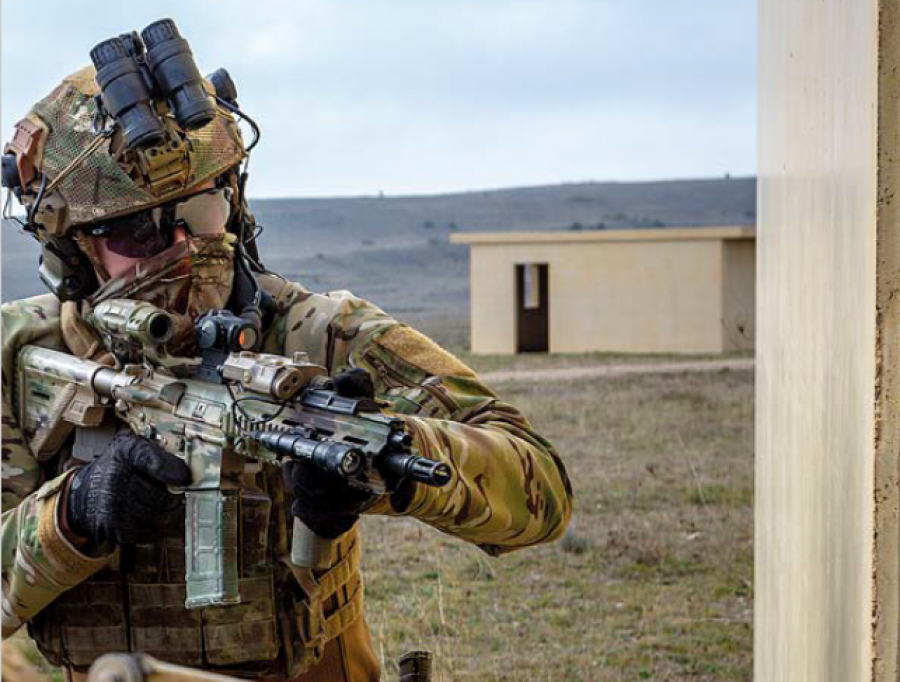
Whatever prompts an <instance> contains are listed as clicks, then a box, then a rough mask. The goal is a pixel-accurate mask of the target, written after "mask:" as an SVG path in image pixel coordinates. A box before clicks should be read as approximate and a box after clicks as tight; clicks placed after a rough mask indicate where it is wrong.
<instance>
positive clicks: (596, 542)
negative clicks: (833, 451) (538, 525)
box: [32, 371, 753, 682]
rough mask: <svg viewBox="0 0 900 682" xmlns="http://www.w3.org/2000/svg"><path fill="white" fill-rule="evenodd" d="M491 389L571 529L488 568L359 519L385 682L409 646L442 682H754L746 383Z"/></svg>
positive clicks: (405, 525)
mask: <svg viewBox="0 0 900 682" xmlns="http://www.w3.org/2000/svg"><path fill="white" fill-rule="evenodd" d="M503 393H504V396H505V397H506V398H508V399H509V400H511V401H512V402H514V403H516V404H517V405H519V406H521V407H522V409H523V410H524V411H525V412H526V414H528V415H530V416H532V418H533V420H534V422H535V423H536V425H537V426H538V427H539V428H540V430H541V431H542V432H543V433H545V434H546V435H547V436H548V437H550V438H551V440H553V442H554V443H556V445H557V447H558V449H559V450H560V452H561V453H562V454H563V456H564V457H565V458H566V460H567V461H568V464H569V469H570V474H571V477H572V480H573V483H574V485H575V488H576V494H577V501H576V514H575V521H574V524H573V528H572V530H571V532H570V533H569V534H568V535H567V536H566V538H565V539H564V540H563V541H561V542H559V543H557V544H555V545H553V546H547V547H540V548H536V549H531V550H525V551H522V552H518V553H514V554H511V555H508V556H506V557H503V558H500V559H492V558H490V557H488V556H486V555H484V554H482V553H481V552H480V551H479V550H478V549H476V548H474V547H472V546H469V545H465V544H463V543H461V542H459V541H456V540H454V539H453V538H450V537H448V536H446V535H443V534H441V533H438V532H437V531H434V530H432V529H430V528H428V527H426V526H424V525H423V524H421V523H418V522H415V521H413V520H408V519H384V518H366V519H365V520H364V523H365V544H366V553H365V558H364V571H365V576H366V589H367V598H366V603H367V612H368V618H369V623H370V627H371V630H372V634H373V637H374V638H375V646H376V651H378V652H379V653H380V655H381V658H382V660H383V661H384V662H385V667H386V674H385V679H388V680H390V679H396V661H397V659H398V657H399V655H400V654H401V653H402V652H404V651H406V650H409V649H413V648H427V649H430V650H431V651H433V652H434V653H435V654H436V656H437V666H438V670H439V673H440V675H439V676H438V678H437V679H439V680H441V681H442V682H450V681H451V680H453V681H455V680H478V681H479V682H483V681H486V680H523V681H524V680H528V681H529V682H534V681H539V680H553V681H557V680H566V681H569V680H572V681H574V680H583V681H594V680H603V681H606V680H609V681H620V680H621V681H623V682H624V681H627V682H632V681H633V680H643V679H647V680H658V681H664V680H666V681H673V680H692V681H695V682H696V681H705V680H749V679H751V669H752V664H751V655H752V645H751V642H752V631H751V621H752V618H751V616H752V611H751V605H752V582H751V581H752V513H751V509H752V495H753V492H752V469H753V461H752V460H753V452H752V424H753V413H752V407H753V405H752V403H753V401H752V395H753V382H752V374H751V373H750V372H727V371H726V372H721V373H714V374H685V375H672V376H652V375H648V376H642V377H628V378H621V379H612V380H604V381H602V382H579V383H577V384H574V385H567V384H561V383H553V384H544V385H538V386H534V387H526V386H515V387H509V388H507V389H504V390H503ZM32 655H33V653H32Z"/></svg>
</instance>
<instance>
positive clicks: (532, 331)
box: [516, 263, 550, 353]
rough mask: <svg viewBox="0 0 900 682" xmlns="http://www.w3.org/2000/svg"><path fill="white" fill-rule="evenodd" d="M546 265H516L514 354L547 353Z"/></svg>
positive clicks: (548, 332)
mask: <svg viewBox="0 0 900 682" xmlns="http://www.w3.org/2000/svg"><path fill="white" fill-rule="evenodd" d="M548 284H549V277H548V272H547V264H546V263H525V264H522V265H516V352H517V353H546V352H547V351H548V350H550V290H549V289H550V287H549V286H548Z"/></svg>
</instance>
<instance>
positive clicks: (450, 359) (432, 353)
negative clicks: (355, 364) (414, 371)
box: [375, 325, 475, 379]
mask: <svg viewBox="0 0 900 682" xmlns="http://www.w3.org/2000/svg"><path fill="white" fill-rule="evenodd" d="M375 342H376V343H377V344H378V345H380V346H382V347H384V348H387V349H388V350H389V351H391V352H392V353H394V354H395V355H397V356H398V357H400V358H401V359H403V360H405V361H406V362H408V363H409V364H411V365H414V366H416V367H418V368H419V369H423V370H425V371H426V372H429V373H430V374H433V375H435V376H439V377H445V376H457V377H467V378H472V379H474V378H475V372H473V371H472V370H471V369H470V368H469V367H467V366H466V365H465V364H464V363H463V362H462V361H461V360H460V359H459V358H457V357H456V356H455V355H453V354H452V353H449V352H447V351H445V350H444V349H443V348H441V347H440V346H439V345H437V344H436V343H435V342H434V341H432V340H431V339H429V338H428V337H427V336H425V335H424V334H421V333H420V332H417V331H416V330H415V329H412V328H410V327H407V326H406V325H397V326H394V327H391V328H390V329H388V330H387V331H386V332H385V333H384V334H382V335H381V336H379V337H378V338H377V339H376V341H375Z"/></svg>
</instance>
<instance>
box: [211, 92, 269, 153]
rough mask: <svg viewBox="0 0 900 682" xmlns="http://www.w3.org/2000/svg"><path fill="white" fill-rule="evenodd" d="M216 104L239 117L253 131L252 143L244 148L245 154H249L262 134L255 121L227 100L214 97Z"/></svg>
mask: <svg viewBox="0 0 900 682" xmlns="http://www.w3.org/2000/svg"><path fill="white" fill-rule="evenodd" d="M216 102H218V103H219V104H220V105H221V106H223V107H224V108H225V109H228V111H230V112H231V113H232V114H234V115H235V116H240V117H241V118H242V119H244V120H245V121H246V122H247V124H248V125H249V126H250V127H251V128H252V129H253V142H251V143H250V144H249V145H247V147H245V149H246V150H247V153H248V154H249V153H250V152H251V151H253V148H254V147H255V146H256V145H257V144H259V138H260V137H262V133H261V132H260V130H259V126H258V125H257V123H256V121H254V120H253V119H252V118H250V117H249V116H247V114H245V113H244V112H243V111H241V110H240V109H239V108H238V107H237V105H235V104H232V103H231V102H229V101H228V100H224V99H222V98H221V97H219V96H216Z"/></svg>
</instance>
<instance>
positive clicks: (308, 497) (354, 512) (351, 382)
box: [283, 367, 378, 538]
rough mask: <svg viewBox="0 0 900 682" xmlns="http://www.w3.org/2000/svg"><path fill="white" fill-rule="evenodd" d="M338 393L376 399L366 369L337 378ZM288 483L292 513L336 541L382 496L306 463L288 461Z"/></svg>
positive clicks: (343, 373)
mask: <svg viewBox="0 0 900 682" xmlns="http://www.w3.org/2000/svg"><path fill="white" fill-rule="evenodd" d="M333 380H334V387H335V390H336V391H337V392H338V394H339V395H341V396H343V397H345V398H374V397H375V386H374V384H373V383H372V378H371V377H370V376H369V374H368V372H366V370H364V369H362V368H359V367H355V368H353V369H348V370H345V371H343V372H340V373H338V374H336V375H335V376H334V377H333ZM283 471H284V483H285V485H286V486H287V487H288V489H289V490H290V491H291V498H292V500H293V502H292V503H291V513H292V514H293V515H294V516H296V517H297V518H298V519H300V520H301V521H303V523H305V524H306V525H307V526H308V527H309V528H310V530H312V531H313V532H314V533H315V534H316V535H321V536H322V537H325V538H336V537H338V536H339V535H343V534H344V533H346V532H347V531H348V530H350V529H351V528H352V527H353V524H355V523H356V522H357V521H358V520H359V515H360V513H361V512H363V511H364V510H365V509H367V508H368V507H370V506H371V505H372V504H374V503H375V502H376V501H377V500H378V495H376V494H375V493H371V492H368V491H365V490H359V489H358V488H353V487H351V486H350V485H349V484H348V483H347V480H346V479H344V478H342V477H341V476H339V475H337V474H331V473H326V472H323V471H320V470H319V469H317V468H316V467H315V466H314V465H312V464H310V463H309V462H306V461H303V460H296V461H291V462H286V463H285V465H284V467H283Z"/></svg>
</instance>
